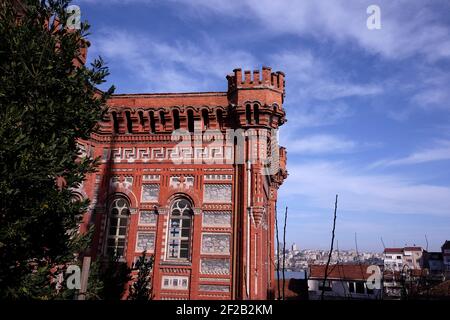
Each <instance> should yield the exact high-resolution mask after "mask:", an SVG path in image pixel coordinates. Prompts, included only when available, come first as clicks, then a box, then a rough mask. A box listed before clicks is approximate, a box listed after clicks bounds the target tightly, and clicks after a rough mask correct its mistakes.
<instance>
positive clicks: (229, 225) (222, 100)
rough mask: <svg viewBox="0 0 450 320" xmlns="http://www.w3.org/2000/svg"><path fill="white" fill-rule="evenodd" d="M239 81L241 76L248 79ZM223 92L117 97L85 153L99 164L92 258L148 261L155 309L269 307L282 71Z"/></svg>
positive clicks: (93, 188) (93, 179)
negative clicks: (232, 303) (259, 302)
mask: <svg viewBox="0 0 450 320" xmlns="http://www.w3.org/2000/svg"><path fill="white" fill-rule="evenodd" d="M243 76H244V77H243ZM227 80H228V86H227V91H224V92H199V93H162V94H117V95H114V96H113V97H112V98H111V99H110V100H109V102H108V105H109V111H108V113H107V114H106V115H105V116H104V118H103V120H102V121H101V122H100V123H99V127H98V130H97V131H96V133H94V134H92V136H91V139H90V140H89V141H80V149H81V151H82V154H83V155H85V156H90V157H99V158H100V165H99V168H98V171H97V172H96V173H95V174H92V175H90V176H89V177H88V178H87V180H86V181H85V182H84V183H83V185H82V186H80V188H79V190H78V192H79V194H80V196H81V197H88V198H90V199H91V210H90V211H89V212H88V213H87V214H86V216H85V218H84V222H83V225H82V229H83V230H86V229H87V228H88V227H89V226H90V225H94V226H95V234H94V240H93V244H92V250H91V255H92V256H93V257H94V258H95V257H100V258H101V257H105V256H108V255H115V256H117V257H118V258H119V259H120V260H122V261H126V262H127V264H128V265H130V266H132V265H133V263H134V262H135V261H136V259H137V258H138V257H139V256H140V255H141V254H142V252H143V251H146V252H147V253H148V254H151V255H153V256H154V259H155V260H154V269H153V274H152V288H153V290H152V291H153V292H152V295H153V298H154V299H266V298H270V296H271V294H272V292H273V287H274V283H275V278H274V261H273V257H274V255H275V254H274V225H275V210H276V202H277V190H278V188H279V187H280V185H281V184H282V182H283V180H284V179H285V178H286V177H287V171H286V151H285V149H284V148H282V147H279V145H278V142H277V134H276V132H277V129H278V127H279V126H281V125H282V124H283V123H284V122H285V121H286V120H285V112H284V110H283V107H282V105H283V100H284V94H285V80H284V74H283V73H282V72H272V71H271V68H269V67H263V69H262V72H261V73H260V71H253V73H252V72H250V71H245V72H244V74H243V73H242V71H241V69H236V70H234V73H233V74H230V75H228V76H227Z"/></svg>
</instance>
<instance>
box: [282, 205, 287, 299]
mask: <svg viewBox="0 0 450 320" xmlns="http://www.w3.org/2000/svg"><path fill="white" fill-rule="evenodd" d="M287 215H288V207H287V206H286V211H285V212H284V227H283V300H285V292H284V290H285V289H284V287H285V280H286V279H285V276H284V269H285V261H286V223H287Z"/></svg>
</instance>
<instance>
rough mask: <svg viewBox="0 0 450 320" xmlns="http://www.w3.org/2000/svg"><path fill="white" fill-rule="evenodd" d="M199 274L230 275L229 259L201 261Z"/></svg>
mask: <svg viewBox="0 0 450 320" xmlns="http://www.w3.org/2000/svg"><path fill="white" fill-rule="evenodd" d="M200 272H201V273H203V274H230V259H210V258H204V259H201V261H200Z"/></svg>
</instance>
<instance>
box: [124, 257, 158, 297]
mask: <svg viewBox="0 0 450 320" xmlns="http://www.w3.org/2000/svg"><path fill="white" fill-rule="evenodd" d="M135 267H136V269H138V275H137V279H136V280H135V281H134V283H133V284H132V285H131V286H130V295H129V296H128V299H130V300H139V301H147V300H149V299H150V298H151V296H150V294H151V272H152V270H153V256H150V257H149V259H146V257H145V251H143V252H142V255H141V256H140V257H139V259H138V261H137V262H136V265H135Z"/></svg>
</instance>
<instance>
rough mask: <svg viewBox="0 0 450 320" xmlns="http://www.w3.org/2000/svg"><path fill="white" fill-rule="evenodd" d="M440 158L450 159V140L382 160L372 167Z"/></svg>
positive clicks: (422, 161) (409, 163)
mask: <svg viewBox="0 0 450 320" xmlns="http://www.w3.org/2000/svg"><path fill="white" fill-rule="evenodd" d="M440 160H450V141H440V142H439V143H438V144H437V145H436V146H433V147H431V148H426V149H422V150H419V151H416V152H414V153H412V154H410V155H409V156H407V157H404V158H399V159H390V160H389V159H384V160H380V161H377V162H375V163H374V164H372V165H371V167H372V168H375V167H390V166H398V165H412V164H420V163H426V162H433V161H440Z"/></svg>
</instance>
